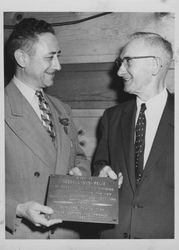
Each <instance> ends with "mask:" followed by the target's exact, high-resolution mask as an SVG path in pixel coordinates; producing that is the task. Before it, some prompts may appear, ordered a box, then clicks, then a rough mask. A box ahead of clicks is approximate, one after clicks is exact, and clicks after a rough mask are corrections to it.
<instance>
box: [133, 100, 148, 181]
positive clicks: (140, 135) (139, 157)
mask: <svg viewBox="0 0 179 250" xmlns="http://www.w3.org/2000/svg"><path fill="white" fill-rule="evenodd" d="M145 110H146V105H145V103H142V104H141V109H140V113H139V116H138V120H137V124H136V141H135V174H136V184H139V182H140V181H141V178H142V173H143V164H144V149H145V130H146V118H145V113H144V112H145Z"/></svg>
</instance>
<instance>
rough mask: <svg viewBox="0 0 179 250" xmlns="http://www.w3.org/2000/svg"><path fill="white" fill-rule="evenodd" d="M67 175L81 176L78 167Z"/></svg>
mask: <svg viewBox="0 0 179 250" xmlns="http://www.w3.org/2000/svg"><path fill="white" fill-rule="evenodd" d="M69 174H70V175H75V176H82V173H81V171H80V169H79V168H78V167H75V168H72V169H71V170H70V171H69Z"/></svg>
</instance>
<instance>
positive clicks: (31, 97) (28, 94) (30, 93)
mask: <svg viewBox="0 0 179 250" xmlns="http://www.w3.org/2000/svg"><path fill="white" fill-rule="evenodd" d="M13 81H14V84H15V85H16V87H17V88H18V89H19V90H20V92H21V93H22V95H23V96H24V97H25V98H26V100H27V101H28V102H29V104H30V105H31V106H32V108H33V109H34V111H35V112H36V114H37V115H38V117H39V119H40V120H41V114H42V111H41V110H40V108H39V104H38V97H37V96H36V94H35V92H36V90H37V89H33V88H31V87H30V86H28V85H26V84H24V83H23V82H21V81H20V80H19V79H18V78H17V77H16V76H14V78H13ZM38 90H39V89H38ZM41 90H42V89H41ZM42 91H43V90H42Z"/></svg>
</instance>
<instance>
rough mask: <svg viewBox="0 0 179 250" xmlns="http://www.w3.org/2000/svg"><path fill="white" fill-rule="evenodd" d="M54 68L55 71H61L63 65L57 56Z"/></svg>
mask: <svg viewBox="0 0 179 250" xmlns="http://www.w3.org/2000/svg"><path fill="white" fill-rule="evenodd" d="M53 68H54V69H55V70H58V71H59V70H61V68H62V67H61V64H60V61H59V59H58V57H57V56H55V57H54V60H53Z"/></svg>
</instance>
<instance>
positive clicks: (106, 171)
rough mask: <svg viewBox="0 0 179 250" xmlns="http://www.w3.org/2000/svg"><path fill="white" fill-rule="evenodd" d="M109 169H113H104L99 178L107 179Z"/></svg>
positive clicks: (107, 167)
mask: <svg viewBox="0 0 179 250" xmlns="http://www.w3.org/2000/svg"><path fill="white" fill-rule="evenodd" d="M109 169H111V168H110V167H109V166H105V167H103V169H101V171H100V173H99V177H107V176H108V171H109Z"/></svg>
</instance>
